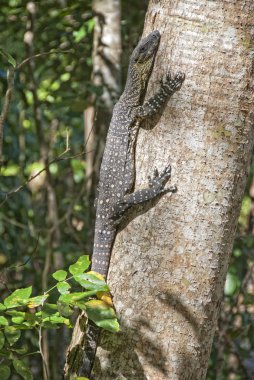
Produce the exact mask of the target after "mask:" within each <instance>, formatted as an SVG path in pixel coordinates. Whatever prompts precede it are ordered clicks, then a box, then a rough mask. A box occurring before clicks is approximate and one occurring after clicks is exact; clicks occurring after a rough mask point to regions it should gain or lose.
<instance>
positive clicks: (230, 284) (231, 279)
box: [224, 272, 238, 296]
mask: <svg viewBox="0 0 254 380" xmlns="http://www.w3.org/2000/svg"><path fill="white" fill-rule="evenodd" d="M237 280H238V278H237V276H236V275H235V274H233V273H230V272H229V273H228V274H227V278H226V282H225V286H224V294H225V295H226V296H232V295H233V294H234V293H235V291H236V289H237Z"/></svg>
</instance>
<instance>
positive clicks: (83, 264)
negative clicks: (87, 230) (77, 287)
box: [69, 255, 90, 275]
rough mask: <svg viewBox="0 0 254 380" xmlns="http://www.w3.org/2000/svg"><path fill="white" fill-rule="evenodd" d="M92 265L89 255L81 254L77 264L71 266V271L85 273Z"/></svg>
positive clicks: (74, 273) (72, 272) (75, 273)
mask: <svg viewBox="0 0 254 380" xmlns="http://www.w3.org/2000/svg"><path fill="white" fill-rule="evenodd" d="M89 265H90V260H89V256H87V255H84V256H80V257H79V259H78V260H77V262H76V263H75V264H72V265H70V266H69V271H70V273H71V274H73V275H78V274H81V273H83V272H84V271H85V270H86V269H87V268H88V267H89Z"/></svg>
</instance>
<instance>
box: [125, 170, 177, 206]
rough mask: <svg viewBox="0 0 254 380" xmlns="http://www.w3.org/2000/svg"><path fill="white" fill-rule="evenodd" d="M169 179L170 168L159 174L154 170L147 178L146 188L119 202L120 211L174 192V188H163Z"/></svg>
mask: <svg viewBox="0 0 254 380" xmlns="http://www.w3.org/2000/svg"><path fill="white" fill-rule="evenodd" d="M170 177H171V166H170V165H168V166H166V167H165V169H164V170H163V171H162V172H161V173H159V172H158V170H157V169H155V170H154V175H153V177H152V178H151V177H149V182H148V186H149V187H148V188H145V189H140V190H137V191H135V192H133V193H131V194H127V195H125V196H124V198H123V201H122V202H121V205H119V206H120V207H121V210H122V211H126V210H127V209H129V208H130V207H131V206H133V205H137V204H141V203H144V202H146V201H149V200H151V199H154V198H156V197H157V196H158V195H160V194H164V193H168V192H172V193H174V192H176V190H177V188H176V186H175V185H174V186H170V187H168V188H165V184H166V182H167V181H168V180H169V178H170Z"/></svg>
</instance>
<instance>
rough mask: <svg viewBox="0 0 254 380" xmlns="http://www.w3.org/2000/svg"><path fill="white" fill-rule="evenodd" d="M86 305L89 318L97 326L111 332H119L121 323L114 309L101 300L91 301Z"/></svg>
mask: <svg viewBox="0 0 254 380" xmlns="http://www.w3.org/2000/svg"><path fill="white" fill-rule="evenodd" d="M85 305H86V313H87V316H88V318H89V319H91V320H92V321H93V322H94V323H95V324H96V325H97V326H99V327H102V328H103V329H105V330H108V331H111V332H118V331H119V323H118V321H117V318H116V314H115V311H114V309H113V308H112V307H109V306H108V305H107V304H106V303H105V302H103V301H100V300H90V301H87V302H85Z"/></svg>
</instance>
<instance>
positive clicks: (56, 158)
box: [0, 148, 91, 207]
mask: <svg viewBox="0 0 254 380" xmlns="http://www.w3.org/2000/svg"><path fill="white" fill-rule="evenodd" d="M69 151H70V148H68V149H65V151H64V152H62V153H61V154H59V156H57V157H55V158H53V160H51V161H49V163H48V164H47V165H45V166H44V167H43V168H42V169H41V170H40V171H38V172H37V173H36V174H34V175H33V176H32V177H30V178H28V180H26V181H25V182H24V183H23V184H22V185H20V186H18V187H16V188H15V189H13V190H10V191H8V192H7V193H6V194H5V198H4V200H3V201H2V202H1V203H0V207H1V206H3V204H4V203H5V202H6V201H7V200H8V199H9V198H10V197H11V196H12V195H14V194H17V193H18V192H19V191H21V190H23V189H24V187H25V186H27V185H28V183H29V182H31V181H32V180H34V179H35V178H36V177H38V176H39V175H40V174H41V173H43V172H44V171H45V170H47V169H48V168H49V166H50V165H52V164H54V163H56V162H59V161H65V160H71V159H72V158H76V157H80V156H83V155H85V154H87V153H90V152H91V151H90V152H86V151H82V152H80V153H77V154H74V155H72V156H68V157H62V156H63V155H64V154H66V153H67V152H69Z"/></svg>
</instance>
